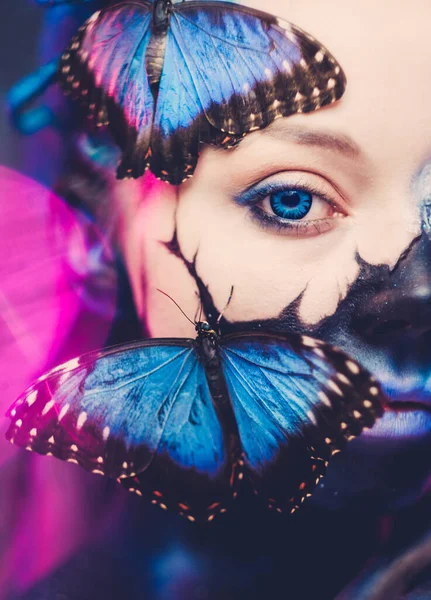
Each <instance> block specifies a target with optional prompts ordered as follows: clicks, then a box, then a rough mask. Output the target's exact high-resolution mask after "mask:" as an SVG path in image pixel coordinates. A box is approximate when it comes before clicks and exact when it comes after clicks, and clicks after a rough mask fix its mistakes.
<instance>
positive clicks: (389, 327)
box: [353, 233, 431, 345]
mask: <svg viewBox="0 0 431 600" xmlns="http://www.w3.org/2000/svg"><path fill="white" fill-rule="evenodd" d="M353 327H354V329H355V330H356V332H357V333H358V334H359V335H360V336H361V337H364V338H366V339H367V340H368V341H369V342H372V343H373V344H376V345H381V344H387V343H390V342H391V341H395V339H397V338H398V339H399V338H400V337H401V336H404V337H405V336H408V337H417V338H418V337H420V336H423V335H424V334H426V333H427V332H431V242H430V239H429V238H428V236H427V235H426V234H425V233H422V234H421V235H420V236H418V237H417V238H415V239H414V240H413V241H412V242H411V244H410V246H409V247H408V248H407V249H406V250H405V251H404V252H403V254H402V255H401V256H400V258H399V260H398V262H397V264H396V265H395V267H394V268H393V269H392V270H391V271H389V270H388V272H387V273H386V275H385V276H382V278H381V279H380V281H379V282H378V284H377V285H376V288H375V293H372V294H370V295H369V296H368V301H367V302H365V303H364V304H363V306H362V307H361V308H360V312H359V314H358V313H357V314H356V316H355V318H354V323H353ZM430 337H431V333H430Z"/></svg>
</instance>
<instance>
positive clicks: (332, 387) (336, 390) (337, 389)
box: [328, 379, 343, 396]
mask: <svg viewBox="0 0 431 600" xmlns="http://www.w3.org/2000/svg"><path fill="white" fill-rule="evenodd" d="M328 387H330V388H331V390H334V392H335V393H336V394H338V395H339V396H342V395H343V392H342V391H341V390H340V388H339V387H338V385H337V384H336V383H335V381H332V379H330V380H329V381H328Z"/></svg>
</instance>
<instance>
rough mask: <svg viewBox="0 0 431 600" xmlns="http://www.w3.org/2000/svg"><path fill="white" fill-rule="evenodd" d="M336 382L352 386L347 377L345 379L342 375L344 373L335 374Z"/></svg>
mask: <svg viewBox="0 0 431 600" xmlns="http://www.w3.org/2000/svg"><path fill="white" fill-rule="evenodd" d="M336 377H337V379H338V381H341V382H342V383H345V384H346V385H352V382H351V381H350V379H349V378H348V377H346V376H345V375H344V373H337V375H336Z"/></svg>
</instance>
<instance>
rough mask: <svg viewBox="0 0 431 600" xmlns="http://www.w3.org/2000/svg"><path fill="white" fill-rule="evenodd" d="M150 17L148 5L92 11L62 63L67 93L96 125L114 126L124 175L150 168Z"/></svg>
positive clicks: (130, 5) (129, 4)
mask: <svg viewBox="0 0 431 600" xmlns="http://www.w3.org/2000/svg"><path fill="white" fill-rule="evenodd" d="M151 14H152V6H151V5H150V4H148V3H145V2H142V3H140V4H138V3H125V4H123V5H116V6H113V7H110V8H107V9H105V10H103V11H98V12H96V13H94V14H93V16H92V17H90V18H89V19H88V20H87V21H86V23H84V25H83V26H82V27H81V29H80V30H79V32H78V34H77V36H76V37H75V38H74V39H73V40H72V43H71V44H70V46H69V48H68V49H67V50H66V51H65V52H64V54H63V56H62V58H61V61H60V68H59V74H60V80H61V82H62V85H63V88H64V89H65V91H67V92H69V93H71V94H72V95H73V96H74V97H75V98H77V99H80V100H81V101H82V102H83V103H84V105H85V107H86V110H87V113H88V116H89V118H90V119H91V120H92V122H93V123H94V124H95V125H99V126H103V125H109V126H110V129H111V132H112V133H113V136H114V139H115V141H116V142H117V144H118V145H119V146H120V148H121V149H122V151H123V162H122V164H121V165H120V167H119V168H120V170H121V171H122V176H126V175H128V174H129V172H128V171H129V170H130V169H132V167H134V168H135V169H138V170H140V171H141V172H143V171H144V170H145V167H146V164H147V163H146V157H147V153H148V150H149V147H150V138H151V127H152V122H153V117H154V100H153V96H152V94H151V91H150V84H149V81H148V76H147V71H146V66H145V55H146V52H147V48H148V44H149V42H150V39H151ZM136 153H138V155H136Z"/></svg>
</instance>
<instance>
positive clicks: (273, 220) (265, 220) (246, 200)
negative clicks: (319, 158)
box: [235, 176, 346, 236]
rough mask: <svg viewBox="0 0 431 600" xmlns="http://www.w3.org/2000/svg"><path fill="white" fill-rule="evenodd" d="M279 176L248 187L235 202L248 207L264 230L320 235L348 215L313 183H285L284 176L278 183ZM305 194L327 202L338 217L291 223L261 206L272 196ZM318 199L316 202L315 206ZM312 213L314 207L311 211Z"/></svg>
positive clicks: (301, 234) (251, 215) (293, 221)
mask: <svg viewBox="0 0 431 600" xmlns="http://www.w3.org/2000/svg"><path fill="white" fill-rule="evenodd" d="M274 177H275V176H271V177H269V178H267V179H265V180H263V181H261V182H259V183H258V184H256V185H254V186H252V187H250V188H248V189H247V190H246V191H245V192H243V193H241V194H239V195H238V196H236V197H235V201H236V202H237V204H239V205H240V206H248V207H249V214H250V217H251V218H252V219H253V221H255V222H256V223H257V225H258V226H259V227H260V228H261V229H263V230H265V231H266V230H271V231H275V233H281V234H283V233H284V234H292V233H296V234H297V236H308V235H320V234H322V233H325V232H326V231H329V230H330V229H332V227H333V226H334V225H335V223H334V222H333V221H334V220H335V219H336V218H340V217H344V216H346V214H345V213H344V211H343V210H342V209H341V208H340V207H339V205H338V204H337V203H336V202H335V201H334V200H333V198H331V197H329V196H328V195H327V194H326V193H325V192H323V190H322V188H319V187H318V186H313V185H310V183H309V182H307V183H304V182H302V181H301V182H300V181H298V180H297V181H296V182H295V181H293V182H292V181H290V182H287V181H281V180H280V176H278V179H277V180H275V181H274ZM289 190H294V191H302V192H306V193H308V194H310V195H311V196H312V198H313V197H316V196H317V197H318V198H319V199H320V200H321V201H323V202H325V203H326V204H327V205H328V207H330V208H332V209H333V211H334V214H333V215H332V216H330V217H327V218H321V219H314V220H310V219H308V220H307V219H301V220H289V219H284V218H282V217H279V216H277V215H275V214H274V215H270V214H268V213H267V212H265V211H264V210H263V209H262V208H261V207H260V206H259V205H258V204H259V203H260V202H263V201H264V200H265V199H266V198H269V197H270V196H271V195H272V194H275V193H277V192H282V191H289ZM313 203H314V200H312V204H313ZM310 210H311V208H310Z"/></svg>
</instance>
